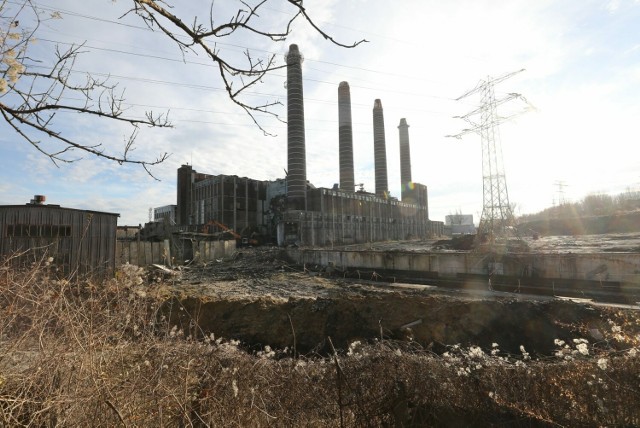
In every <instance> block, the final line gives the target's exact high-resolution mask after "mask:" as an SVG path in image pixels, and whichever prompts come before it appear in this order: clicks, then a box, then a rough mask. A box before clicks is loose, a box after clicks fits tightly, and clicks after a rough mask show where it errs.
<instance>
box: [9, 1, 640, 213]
mask: <svg viewBox="0 0 640 428" xmlns="http://www.w3.org/2000/svg"><path fill="white" fill-rule="evenodd" d="M16 1H18V0H11V2H10V5H13V6H14V7H15V2H16ZM33 3H34V4H35V5H37V7H39V8H40V9H41V13H42V14H43V15H42V16H50V15H51V13H52V12H54V11H55V12H57V13H58V14H59V19H47V20H45V21H44V22H43V23H42V25H41V26H40V28H39V29H38V33H37V34H36V37H37V39H38V41H37V43H36V44H33V45H32V46H31V48H30V55H31V56H32V57H33V58H37V59H38V60H40V61H41V62H40V63H39V64H41V65H42V66H46V65H50V64H51V61H52V58H53V57H52V53H53V52H54V48H55V45H56V44H60V46H68V45H67V44H68V43H75V44H79V43H85V46H84V48H83V53H82V55H81V56H80V57H79V58H78V61H77V62H76V64H75V71H76V72H77V74H75V75H74V76H75V77H76V78H78V79H81V78H83V74H82V73H87V72H89V73H91V74H93V75H95V76H99V77H101V76H109V79H110V80H109V81H110V82H112V83H117V84H118V88H119V89H121V90H124V96H125V98H126V107H127V114H129V115H131V116H134V117H140V116H142V115H143V114H144V111H148V110H153V111H154V112H155V113H167V112H168V114H169V119H170V120H171V122H172V124H173V128H170V129H150V128H146V127H143V128H141V129H140V132H139V134H138V138H137V140H136V146H135V149H136V150H135V151H134V152H133V153H134V155H135V156H137V158H139V159H145V160H152V159H155V158H157V157H158V156H161V155H162V154H163V153H168V154H170V156H169V157H168V159H167V160H166V161H164V162H163V163H162V164H160V165H157V166H155V167H152V168H151V172H152V173H153V175H154V176H155V178H154V177H151V176H150V175H148V174H147V173H146V172H145V171H144V169H142V168H140V167H139V166H135V165H127V164H124V165H119V164H117V163H114V162H110V161H106V160H102V159H98V158H96V157H95V156H90V155H82V154H80V153H77V154H73V155H74V156H77V157H82V159H80V160H78V161H76V162H73V163H69V164H59V165H57V166H56V165H54V164H53V163H52V162H51V161H50V160H49V159H48V158H47V157H45V156H43V155H42V154H40V153H39V152H38V151H36V150H35V149H34V148H33V147H32V146H31V145H29V144H28V143H26V142H24V141H23V140H22V139H21V138H20V137H19V136H18V135H17V134H16V133H15V132H13V131H12V130H11V129H10V128H9V127H8V125H7V124H6V122H4V120H3V119H2V118H0V162H1V168H0V204H3V205H4V204H23V203H27V202H28V201H29V200H30V199H31V198H32V197H33V195H34V194H44V195H46V197H47V203H51V204H59V205H62V206H65V207H70V208H80V209H90V210H98V211H107V212H116V213H119V214H120V216H121V217H120V219H119V221H118V224H119V225H137V224H139V223H145V222H146V221H148V220H149V209H150V208H153V207H159V206H163V205H168V204H175V203H176V170H177V169H178V168H179V167H180V165H183V164H190V165H193V168H194V169H196V170H197V171H198V172H203V173H207V174H227V175H238V176H241V177H242V176H247V177H250V178H253V179H258V180H273V179H276V178H283V177H284V170H285V169H286V168H287V159H286V124H284V123H282V122H278V121H277V120H274V119H273V118H271V117H269V116H264V115H259V116H257V119H258V120H259V121H260V123H261V124H262V126H263V127H264V128H265V129H266V130H267V131H269V132H270V133H271V134H274V136H265V135H264V133H263V132H262V131H261V130H260V129H258V128H257V127H256V126H255V125H254V124H253V122H252V120H251V118H249V117H248V116H247V115H246V113H244V111H243V110H242V109H240V108H239V107H237V106H236V105H234V104H233V103H232V102H231V101H230V100H229V99H228V98H227V97H226V94H225V92H224V90H223V89H222V88H223V86H222V82H221V79H220V77H219V76H218V73H217V70H216V68H215V67H214V66H213V64H212V63H211V61H208V60H207V57H206V55H204V53H203V52H202V51H195V52H187V53H185V54H184V55H183V53H182V52H181V51H180V50H179V49H178V48H177V46H176V44H175V43H174V42H172V41H171V40H170V39H169V38H168V37H167V36H165V35H163V34H161V33H158V32H152V31H149V30H148V29H146V28H145V25H144V23H143V22H142V21H141V20H140V18H139V17H136V16H135V15H132V14H126V12H127V11H128V10H129V8H130V7H131V2H130V1H127V0H115V1H111V0H90V1H83V2H78V1H74V0H56V1H53V0H34V1H33ZM174 3H177V4H179V6H176V7H175V8H174V9H173V10H172V13H174V14H175V15H177V16H179V17H181V18H183V20H184V21H185V22H187V23H192V22H193V21H194V18H195V17H197V18H198V19H199V20H202V21H203V22H204V23H207V22H208V19H209V12H210V10H211V9H210V4H209V3H208V2H188V5H184V4H180V3H184V2H174ZM249 3H251V4H253V3H255V2H254V1H253V0H249ZM239 5H240V3H239V2H236V1H232V0H229V1H226V2H219V1H218V2H215V3H214V6H213V9H212V10H213V15H214V18H215V19H216V22H220V20H224V19H226V18H228V17H231V16H233V15H234V14H235V12H237V8H238V7H239ZM390 5H394V7H392V6H390ZM305 6H306V7H307V11H308V13H309V14H310V16H312V17H313V18H314V19H315V21H316V23H317V24H318V25H319V26H320V27H321V28H322V29H323V30H324V31H326V32H327V33H329V34H331V35H332V36H333V37H334V38H335V39H337V40H339V41H340V42H343V43H352V42H355V41H357V40H360V39H366V40H367V41H368V42H367V43H363V44H361V45H359V46H358V47H356V48H353V49H345V48H341V47H338V46H335V45H333V44H331V43H330V42H329V41H327V40H325V39H324V38H323V37H322V36H320V35H319V34H318V33H317V32H315V31H314V30H313V28H311V26H310V25H308V24H307V23H305V22H304V21H303V20H299V21H296V23H295V25H294V26H293V28H292V33H291V35H290V36H289V37H288V39H287V40H286V41H283V42H274V41H271V40H268V39H265V38H262V37H257V36H255V35H248V34H246V33H245V34H238V35H234V36H232V37H228V38H220V39H219V40H217V42H218V44H217V45H216V46H217V48H218V49H219V53H220V55H221V56H223V57H225V58H228V59H229V60H230V61H235V62H236V63H240V62H238V61H242V60H243V52H244V50H245V49H249V50H250V52H251V55H252V57H253V58H265V57H267V56H268V55H269V54H276V59H277V61H278V62H279V64H283V63H284V54H285V53H286V52H287V50H288V46H289V44H291V43H296V44H298V46H299V48H300V51H301V52H302V54H303V55H304V58H305V60H304V62H303V64H302V73H303V85H304V97H305V101H304V103H305V105H304V108H305V127H306V151H307V179H308V180H309V181H310V182H311V183H313V184H314V185H315V186H316V187H332V186H333V184H334V183H337V182H338V181H339V169H338V166H339V163H338V102H337V94H338V84H339V83H340V82H341V81H347V82H349V85H350V88H351V103H352V117H353V133H354V163H355V180H356V183H362V184H363V186H364V188H365V190H367V191H372V192H373V191H374V171H373V163H374V161H373V123H372V109H373V103H374V100H375V99H377V98H379V99H381V101H382V106H383V109H384V118H385V134H386V150H387V166H388V177H389V188H390V191H391V194H392V196H396V197H399V196H400V171H399V169H400V165H399V163H400V161H399V137H398V129H397V126H398V124H399V122H400V119H401V118H406V120H407V122H408V124H409V126H410V127H409V139H410V144H411V163H412V175H413V180H414V181H415V182H419V183H423V184H426V185H427V186H428V189H429V216H430V219H431V220H439V221H444V217H445V216H446V215H448V214H453V213H463V214H472V215H473V216H474V220H475V221H476V223H477V222H478V220H479V218H480V215H481V211H482V176H483V172H482V152H481V148H482V143H481V139H480V136H479V135H477V134H474V133H470V134H467V135H465V136H464V137H463V138H462V139H455V138H449V137H447V135H453V134H457V133H459V132H461V131H462V130H463V129H465V128H468V127H469V126H468V124H467V123H466V122H464V121H462V120H460V119H456V118H455V116H461V115H464V114H466V113H468V112H470V111H472V110H475V109H476V108H478V107H479V106H480V105H481V100H480V98H479V96H477V95H476V96H470V97H466V98H464V99H462V100H459V101H456V98H458V97H459V96H461V95H462V94H464V93H466V92H468V91H469V90H471V89H473V88H474V87H475V86H476V85H477V84H478V82H480V81H481V80H486V79H489V78H497V77H500V76H503V75H506V74H508V73H511V72H514V71H517V70H521V69H524V70H525V71H523V72H521V73H518V74H516V75H514V76H513V77H511V78H509V79H507V80H505V81H503V82H501V83H500V84H498V85H496V86H495V93H496V97H498V98H500V97H503V96H506V95H507V94H510V93H517V94H521V95H522V96H523V97H525V98H526V100H527V101H528V102H529V104H530V105H531V106H533V107H534V109H532V110H531V111H528V112H527V113H525V114H522V115H519V116H517V117H515V118H514V119H512V120H509V121H506V122H504V123H502V124H501V125H500V127H499V136H500V143H501V147H502V155H503V161H504V170H505V171H504V172H505V177H506V183H507V188H508V192H509V200H510V202H511V204H512V205H514V206H515V213H516V215H520V214H527V213H534V212H538V211H540V210H542V209H544V208H547V207H549V206H552V205H553V204H557V203H559V202H561V201H565V202H570V201H579V200H581V199H582V198H584V197H585V196H587V195H589V194H593V193H608V194H612V195H615V194H618V193H622V192H625V191H629V190H640V149H639V148H638V136H639V131H638V126H637V121H638V119H637V118H638V117H640V103H639V102H638V100H640V27H638V25H637V23H638V22H640V1H638V0H612V1H604V0H601V1H591V0H563V1H560V0H537V1H530V0H509V1H507V0H504V1H502V0H451V1H446V2H445V1H436V0H402V1H398V2H388V1H386V0H367V1H365V0H353V1H349V2H345V1H338V0H325V1H322V2H307V3H305ZM291 13H292V8H291V7H290V6H289V5H287V4H286V2H284V1H282V0H269V1H268V2H267V3H266V5H265V6H264V10H263V11H262V13H261V14H260V18H259V20H257V21H256V22H257V24H258V25H259V26H260V28H264V29H282V28H283V26H284V25H285V23H286V21H287V19H288V18H289V17H290V16H291ZM3 14H4V13H3ZM5 18H6V16H4V17H3V18H2V20H0V25H3V26H4V25H6V23H7V22H8V21H7V20H6V19H5ZM20 25H21V26H23V27H25V28H28V26H29V25H32V24H31V23H30V21H29V20H28V19H27V17H24V20H21V22H20ZM285 84H286V72H285V70H282V69H281V70H276V71H274V72H273V73H272V74H271V75H269V76H267V77H265V78H264V79H263V82H261V83H260V84H259V85H257V86H255V87H254V88H252V89H251V90H250V91H249V93H248V94H247V95H246V96H245V97H244V98H243V101H245V102H248V103H254V104H262V103H265V102H274V101H277V102H280V103H281V104H280V105H278V106H276V107H274V108H273V112H274V113H278V114H279V115H281V117H282V118H283V119H286V86H285ZM0 102H3V103H9V102H10V99H9V98H8V95H6V94H5V96H0ZM69 102H72V101H69ZM524 107H525V104H524V103H522V102H519V101H512V102H510V103H507V104H504V105H501V106H499V107H498V114H499V115H500V116H509V115H510V114H511V113H514V112H518V111H521V110H523V108H524ZM56 121H57V122H55V126H56V127H57V129H58V130H59V131H60V132H62V133H63V135H66V136H68V137H70V138H74V139H76V140H78V141H80V142H83V143H85V144H96V143H100V144H102V145H103V146H102V147H103V148H104V149H105V150H108V151H110V152H113V153H121V152H122V150H123V147H124V141H125V140H126V138H127V136H128V135H129V132H130V130H129V129H128V128H126V127H125V126H124V125H123V124H119V123H114V122H110V121H105V120H95V119H92V118H88V117H86V116H82V115H80V114H70V113H68V114H61V115H59V116H58V117H57V118H56ZM42 144H43V145H45V146H46V147H54V146H50V144H51V143H50V142H48V141H46V140H44V139H43V142H42ZM47 145H49V146H47Z"/></svg>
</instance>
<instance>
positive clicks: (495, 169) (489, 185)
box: [447, 69, 528, 243]
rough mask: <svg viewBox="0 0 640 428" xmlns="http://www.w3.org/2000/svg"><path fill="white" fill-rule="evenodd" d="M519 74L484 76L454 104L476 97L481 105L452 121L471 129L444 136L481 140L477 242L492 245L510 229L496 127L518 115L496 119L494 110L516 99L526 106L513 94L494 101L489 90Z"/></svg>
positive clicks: (508, 209)
mask: <svg viewBox="0 0 640 428" xmlns="http://www.w3.org/2000/svg"><path fill="white" fill-rule="evenodd" d="M522 71H524V69H523V70H519V71H515V72H513V73H508V74H505V75H504V76H502V77H498V78H492V77H487V80H481V81H480V82H479V83H478V85H476V87H475V88H473V89H472V90H470V91H469V92H467V93H465V94H463V95H461V96H460V97H458V98H457V99H456V101H459V100H461V99H463V98H466V97H469V96H471V95H474V94H480V97H481V105H480V107H478V108H477V109H475V110H473V111H471V112H469V113H467V114H465V115H464V116H455V118H456V119H463V120H465V121H466V122H468V123H469V124H471V125H472V127H471V128H468V129H463V130H462V132H460V133H459V134H456V135H447V137H454V138H458V139H460V138H462V136H464V135H466V134H470V133H476V134H480V139H481V141H482V215H481V217H480V226H479V228H478V236H479V237H481V239H482V238H486V239H487V240H488V241H489V242H490V243H494V242H495V239H496V238H500V237H506V236H508V232H509V230H510V229H511V227H512V226H514V216H513V211H512V209H511V205H510V204H509V193H508V192H507V180H506V177H505V173H504V165H503V159H502V146H501V144H500V133H499V125H500V124H501V123H503V122H505V121H507V120H509V119H512V118H513V117H515V116H517V115H519V114H521V113H518V114H514V115H511V116H508V117H501V116H498V113H497V107H498V106H499V105H501V104H504V103H506V102H508V101H511V100H514V99H516V98H519V99H522V100H523V101H524V102H525V103H527V104H528V102H527V100H526V99H525V98H524V97H523V96H522V95H520V94H516V93H510V94H507V96H505V97H504V98H501V99H496V97H495V92H494V89H493V87H494V86H495V85H496V84H498V83H501V82H503V81H505V80H507V79H509V78H510V77H513V76H514V75H516V74H518V73H521V72H522ZM478 115H479V116H480V120H479V122H478V121H474V120H473V119H472V118H474V117H475V116H478Z"/></svg>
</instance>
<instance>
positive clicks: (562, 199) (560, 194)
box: [553, 180, 567, 206]
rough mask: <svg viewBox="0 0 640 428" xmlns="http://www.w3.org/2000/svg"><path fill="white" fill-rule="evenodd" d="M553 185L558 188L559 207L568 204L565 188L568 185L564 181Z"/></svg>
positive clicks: (555, 182) (558, 181)
mask: <svg viewBox="0 0 640 428" xmlns="http://www.w3.org/2000/svg"><path fill="white" fill-rule="evenodd" d="M553 184H554V185H556V186H558V205H560V206H562V205H564V204H566V203H567V200H566V199H565V197H564V193H565V192H564V188H565V187H567V184H566V183H565V182H564V181H562V180H556V181H554V182H553Z"/></svg>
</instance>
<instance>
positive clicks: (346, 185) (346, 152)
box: [338, 82, 356, 192]
mask: <svg viewBox="0 0 640 428" xmlns="http://www.w3.org/2000/svg"><path fill="white" fill-rule="evenodd" d="M338 147H339V149H338V150H339V160H340V189H342V190H347V191H349V192H353V191H354V189H355V186H356V181H355V179H354V175H353V127H352V125H351V92H350V90H349V83H348V82H340V85H338Z"/></svg>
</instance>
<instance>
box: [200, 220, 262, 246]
mask: <svg viewBox="0 0 640 428" xmlns="http://www.w3.org/2000/svg"><path fill="white" fill-rule="evenodd" d="M213 226H215V227H218V228H220V229H222V231H223V232H226V233H229V234H230V235H231V236H233V237H234V238H235V239H236V242H237V243H238V245H251V246H256V245H258V244H259V242H258V240H257V239H254V238H247V237H242V236H240V235H239V234H238V233H236V232H235V231H234V230H233V229H231V228H230V227H229V226H227V225H226V224H223V223H220V222H219V221H217V220H209V221H208V222H207V223H206V224H205V225H204V226H202V233H208V234H210V233H214V230H212V229H213Z"/></svg>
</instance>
